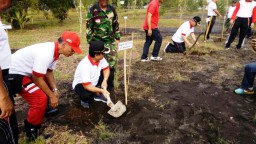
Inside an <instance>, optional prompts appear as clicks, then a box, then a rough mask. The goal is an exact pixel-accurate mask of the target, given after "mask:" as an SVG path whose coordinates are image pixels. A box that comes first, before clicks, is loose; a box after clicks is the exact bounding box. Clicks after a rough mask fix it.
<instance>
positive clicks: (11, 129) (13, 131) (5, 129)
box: [0, 69, 19, 144]
mask: <svg viewBox="0 0 256 144" xmlns="http://www.w3.org/2000/svg"><path fill="white" fill-rule="evenodd" d="M2 73H3V79H4V83H5V85H6V88H7V90H8V93H9V97H10V99H11V100H12V102H13V104H14V94H13V93H12V89H11V85H10V83H9V81H8V73H9V70H8V69H6V70H3V71H2ZM0 112H1V111H0ZM18 136H19V131H18V122H17V118H16V113H15V110H13V113H12V115H11V116H10V117H9V121H8V122H6V121H5V120H0V144H2V143H5V142H7V143H6V144H12V143H15V144H17V143H18ZM4 138H9V139H4Z"/></svg>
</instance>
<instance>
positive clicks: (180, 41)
mask: <svg viewBox="0 0 256 144" xmlns="http://www.w3.org/2000/svg"><path fill="white" fill-rule="evenodd" d="M200 21H201V18H200V17H199V16H195V17H194V18H193V19H191V20H189V21H186V22H184V23H183V24H182V25H181V26H180V27H179V29H178V30H177V31H176V33H175V34H174V35H173V37H172V41H173V44H172V43H170V42H169V43H167V45H166V46H165V49H164V52H165V53H183V52H185V51H186V46H185V44H187V45H188V47H191V46H192V45H193V44H191V43H190V42H189V40H188V39H187V37H188V36H189V35H191V37H192V39H193V40H194V41H196V37H195V34H194V27H195V26H200ZM197 44H198V43H197Z"/></svg>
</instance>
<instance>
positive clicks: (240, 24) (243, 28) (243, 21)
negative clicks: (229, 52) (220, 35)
mask: <svg viewBox="0 0 256 144" xmlns="http://www.w3.org/2000/svg"><path fill="white" fill-rule="evenodd" d="M249 24H250V19H249V18H240V17H238V18H237V19H236V21H235V24H234V26H233V27H232V30H231V33H230V35H229V38H228V41H227V43H226V47H230V45H231V43H232V42H233V41H234V40H235V38H236V35H237V33H238V30H239V29H240V35H239V41H238V44H237V46H236V48H237V49H240V48H241V47H242V44H243V41H244V38H245V36H246V33H247V30H248V27H249Z"/></svg>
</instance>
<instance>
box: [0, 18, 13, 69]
mask: <svg viewBox="0 0 256 144" xmlns="http://www.w3.org/2000/svg"><path fill="white" fill-rule="evenodd" d="M10 64H11V50H10V46H9V42H8V36H7V33H6V32H5V30H4V28H3V25H2V22H1V21H0V66H1V69H2V70H4V69H8V68H9V67H10Z"/></svg>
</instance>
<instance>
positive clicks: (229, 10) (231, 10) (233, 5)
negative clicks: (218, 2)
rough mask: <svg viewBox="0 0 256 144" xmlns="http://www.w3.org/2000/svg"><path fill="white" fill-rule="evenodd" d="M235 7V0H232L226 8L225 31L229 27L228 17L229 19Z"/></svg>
mask: <svg viewBox="0 0 256 144" xmlns="http://www.w3.org/2000/svg"><path fill="white" fill-rule="evenodd" d="M235 9H236V1H232V4H231V6H230V7H229V8H228V13H227V19H226V21H225V26H226V31H227V32H228V31H229V29H230V24H229V22H230V19H231V17H232V14H233V12H234V11H235Z"/></svg>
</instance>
